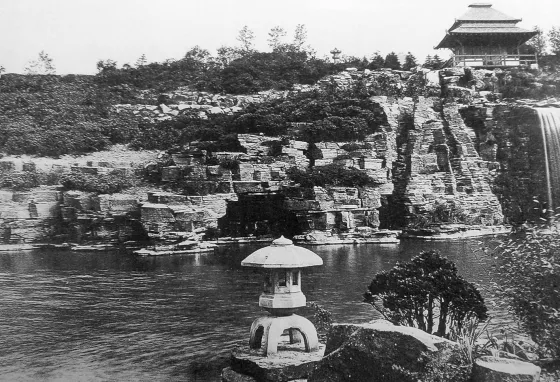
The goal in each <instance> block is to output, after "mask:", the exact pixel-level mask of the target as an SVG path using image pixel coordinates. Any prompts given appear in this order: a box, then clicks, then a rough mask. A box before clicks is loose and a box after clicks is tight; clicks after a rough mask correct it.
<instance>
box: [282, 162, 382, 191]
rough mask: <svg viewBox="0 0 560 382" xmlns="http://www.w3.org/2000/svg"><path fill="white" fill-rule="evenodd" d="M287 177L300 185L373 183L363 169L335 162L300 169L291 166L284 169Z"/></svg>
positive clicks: (362, 184) (359, 184) (362, 185)
mask: <svg viewBox="0 0 560 382" xmlns="http://www.w3.org/2000/svg"><path fill="white" fill-rule="evenodd" d="M286 175H287V176H288V178H289V179H290V180H291V181H293V182H294V183H297V184H299V185H300V186H301V187H315V186H318V187H325V186H327V185H329V186H342V187H365V186H369V185H372V184H373V183H374V181H373V179H372V178H371V177H369V176H368V175H367V174H366V173H364V172H363V171H360V170H358V169H355V168H345V167H342V166H340V165H337V164H330V165H326V166H315V167H313V168H312V169H307V170H301V169H299V168H297V167H292V168H290V169H288V170H287V171H286Z"/></svg>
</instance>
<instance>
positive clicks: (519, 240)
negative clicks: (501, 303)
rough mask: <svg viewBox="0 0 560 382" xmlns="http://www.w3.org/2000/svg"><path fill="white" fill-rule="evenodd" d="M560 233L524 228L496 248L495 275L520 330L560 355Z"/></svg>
mask: <svg viewBox="0 0 560 382" xmlns="http://www.w3.org/2000/svg"><path fill="white" fill-rule="evenodd" d="M559 234H560V232H559V229H558V227H557V226H556V225H553V226H551V227H547V228H546V229H545V227H525V228H524V230H523V231H522V232H519V233H516V234H514V235H513V236H512V237H511V238H509V239H508V240H507V241H505V242H504V243H503V244H502V245H500V246H499V247H498V248H497V252H495V253H494V254H495V255H496V256H497V257H496V259H497V261H498V267H497V274H498V276H499V280H500V284H501V286H502V287H503V291H504V293H505V296H506V297H507V298H508V299H509V300H510V302H511V306H512V308H513V312H514V314H515V315H516V316H517V317H518V318H519V320H520V323H521V327H522V329H523V330H524V331H525V332H526V333H528V334H529V335H530V336H531V338H532V340H533V341H534V342H535V343H536V344H538V345H539V346H540V347H541V352H542V353H543V355H544V354H547V353H548V354H547V355H549V356H552V357H554V358H558V357H560V235H559Z"/></svg>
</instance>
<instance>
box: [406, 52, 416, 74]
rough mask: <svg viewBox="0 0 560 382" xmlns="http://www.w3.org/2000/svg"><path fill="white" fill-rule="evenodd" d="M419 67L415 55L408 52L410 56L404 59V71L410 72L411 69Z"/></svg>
mask: <svg viewBox="0 0 560 382" xmlns="http://www.w3.org/2000/svg"><path fill="white" fill-rule="evenodd" d="M417 66H418V63H417V62H416V57H414V55H413V54H412V53H410V52H408V54H407V55H406V57H405V58H404V65H403V70H410V69H412V68H415V67H417Z"/></svg>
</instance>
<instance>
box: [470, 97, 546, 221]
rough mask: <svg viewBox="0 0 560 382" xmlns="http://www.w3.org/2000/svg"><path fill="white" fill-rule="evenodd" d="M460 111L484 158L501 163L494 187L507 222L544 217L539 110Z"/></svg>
mask: <svg viewBox="0 0 560 382" xmlns="http://www.w3.org/2000/svg"><path fill="white" fill-rule="evenodd" d="M461 112H462V114H463V116H464V118H465V121H466V123H468V124H469V126H472V128H473V130H474V131H475V132H476V143H477V145H478V150H479V152H480V153H481V156H482V157H483V158H486V159H487V160H493V161H494V162H493V163H498V164H499V165H498V166H497V168H498V170H497V172H496V177H495V178H494V179H493V182H492V184H491V185H492V190H493V192H494V193H495V194H496V195H497V196H498V198H499V200H500V202H501V205H502V206H503V209H504V214H505V216H506V221H507V222H508V223H511V224H520V223H523V222H525V221H528V220H529V221H537V220H539V218H543V217H545V214H544V213H543V210H545V209H546V208H547V206H546V200H547V196H546V176H545V163H544V146H543V141H542V133H541V130H540V122H539V120H538V116H537V114H536V111H535V110H534V109H532V107H531V105H523V104H519V103H516V104H504V103H502V104H490V105H489V104H485V105H483V106H478V107H474V106H471V107H468V108H465V109H463V110H462V111H461Z"/></svg>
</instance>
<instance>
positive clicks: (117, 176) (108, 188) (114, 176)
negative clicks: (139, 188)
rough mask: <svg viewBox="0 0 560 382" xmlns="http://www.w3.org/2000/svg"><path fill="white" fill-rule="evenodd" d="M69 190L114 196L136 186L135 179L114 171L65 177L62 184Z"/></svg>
mask: <svg viewBox="0 0 560 382" xmlns="http://www.w3.org/2000/svg"><path fill="white" fill-rule="evenodd" d="M60 183H61V184H62V185H63V186H64V187H65V188H67V189H69V190H77V191H88V192H98V193H100V194H114V193H117V192H121V191H123V190H125V189H127V188H130V187H132V186H134V185H135V179H134V178H133V177H131V176H127V175H123V174H122V173H120V172H117V171H113V172H112V173H109V174H103V175H89V174H82V173H73V174H68V175H64V176H63V177H62V179H61V182H60Z"/></svg>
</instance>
